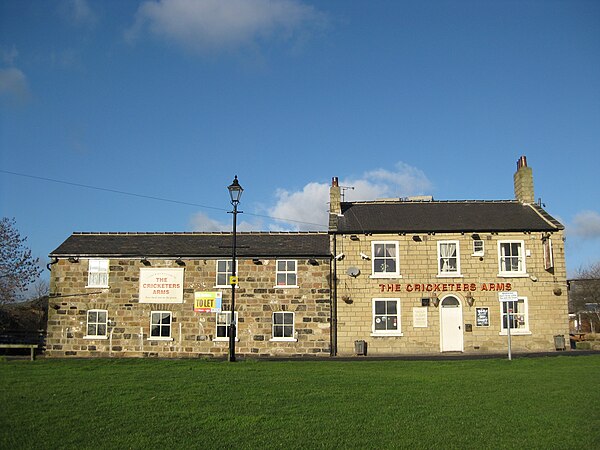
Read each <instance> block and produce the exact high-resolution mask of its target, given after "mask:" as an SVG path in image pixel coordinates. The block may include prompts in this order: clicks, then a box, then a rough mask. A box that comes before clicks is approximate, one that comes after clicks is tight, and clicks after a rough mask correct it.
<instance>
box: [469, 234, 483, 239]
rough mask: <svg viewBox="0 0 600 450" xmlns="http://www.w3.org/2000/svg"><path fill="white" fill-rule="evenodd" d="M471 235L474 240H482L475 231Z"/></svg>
mask: <svg viewBox="0 0 600 450" xmlns="http://www.w3.org/2000/svg"><path fill="white" fill-rule="evenodd" d="M471 237H472V238H473V240H474V241H480V240H481V237H480V236H479V234H477V233H473V234H472V235H471Z"/></svg>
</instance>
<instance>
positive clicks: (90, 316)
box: [85, 309, 108, 338]
mask: <svg viewBox="0 0 600 450" xmlns="http://www.w3.org/2000/svg"><path fill="white" fill-rule="evenodd" d="M107 328H108V311H106V310H104V309H91V310H89V311H88V312H87V334H86V336H85V337H86V338H106V336H107V334H106V333H107Z"/></svg>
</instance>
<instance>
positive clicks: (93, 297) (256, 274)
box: [46, 258, 330, 357]
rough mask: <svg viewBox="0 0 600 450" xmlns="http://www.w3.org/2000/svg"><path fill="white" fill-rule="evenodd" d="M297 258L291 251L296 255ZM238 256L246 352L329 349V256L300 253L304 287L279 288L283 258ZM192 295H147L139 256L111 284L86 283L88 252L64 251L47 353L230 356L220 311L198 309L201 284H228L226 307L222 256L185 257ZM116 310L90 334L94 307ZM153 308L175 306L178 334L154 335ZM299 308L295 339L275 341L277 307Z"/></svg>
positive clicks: (114, 266)
mask: <svg viewBox="0 0 600 450" xmlns="http://www.w3.org/2000/svg"><path fill="white" fill-rule="evenodd" d="M290 259H291V258H290ZM150 261H151V264H152V267H154V268H157V267H174V268H176V267H179V266H177V265H176V264H175V262H174V261H173V260H153V259H151V260H150ZM261 261H262V264H260V265H257V264H254V263H253V262H252V260H238V273H237V275H238V277H239V287H238V288H237V289H236V298H235V300H236V302H235V303H236V311H238V330H237V336H238V341H237V342H236V354H237V355H245V356H257V357H262V356H286V357H289V356H302V355H313V356H315V355H316V356H329V352H330V345H329V343H330V294H329V293H330V290H329V260H326V259H318V260H317V261H318V264H317V265H311V264H309V263H308V261H307V260H306V259H304V260H303V259H299V260H297V261H298V263H297V267H298V285H299V288H275V287H274V286H275V259H271V260H266V259H262V260H261ZM184 262H185V272H184V302H183V303H179V304H151V303H139V301H138V298H139V276H140V268H142V267H144V266H143V264H142V263H141V262H140V260H139V259H136V260H132V259H111V260H110V271H109V285H110V288H108V289H98V288H86V284H87V277H88V275H87V274H88V260H86V259H81V260H80V261H79V262H76V263H71V262H69V261H68V260H66V259H60V260H59V261H58V263H56V264H54V265H53V266H52V276H51V286H50V290H51V298H50V308H49V317H48V337H47V349H46V354H47V355H48V356H50V357H65V356H75V357H92V356H101V357H107V356H113V357H145V356H157V357H198V356H225V355H227V352H228V342H227V341H226V340H225V341H215V340H213V339H214V338H215V333H216V323H215V322H216V314H215V313H201V312H194V308H193V306H194V291H218V290H221V291H222V292H223V311H228V310H229V308H230V302H231V289H230V288H223V289H221V288H215V287H214V286H215V284H216V282H215V277H216V262H215V260H214V259H193V260H184ZM90 309H105V310H108V317H109V320H110V321H111V323H112V324H113V325H112V326H109V333H108V336H107V338H106V339H88V338H84V336H85V335H86V324H87V311H88V310H90ZM151 311H170V312H172V329H171V337H172V340H170V341H156V340H149V339H148V337H149V333H150V313H151ZM274 311H290V312H294V313H295V324H294V325H295V337H296V339H297V340H296V341H292V342H273V341H270V339H271V338H272V313H273V312H274Z"/></svg>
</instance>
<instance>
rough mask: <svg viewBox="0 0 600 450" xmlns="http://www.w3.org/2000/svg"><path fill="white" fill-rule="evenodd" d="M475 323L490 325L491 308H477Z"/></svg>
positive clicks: (484, 325)
mask: <svg viewBox="0 0 600 450" xmlns="http://www.w3.org/2000/svg"><path fill="white" fill-rule="evenodd" d="M475 325H476V326H478V327H489V326H490V310H489V308H475Z"/></svg>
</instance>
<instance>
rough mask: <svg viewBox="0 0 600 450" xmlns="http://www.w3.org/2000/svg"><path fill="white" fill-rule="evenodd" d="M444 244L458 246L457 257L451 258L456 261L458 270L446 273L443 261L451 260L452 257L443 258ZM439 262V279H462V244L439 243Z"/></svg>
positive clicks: (454, 242) (455, 242)
mask: <svg viewBox="0 0 600 450" xmlns="http://www.w3.org/2000/svg"><path fill="white" fill-rule="evenodd" d="M444 244H454V245H455V246H456V256H454V257H451V258H455V259H456V270H454V271H451V272H450V271H444V270H442V269H443V263H442V260H443V259H451V258H450V257H442V252H441V247H442V245H444ZM437 261H438V277H462V274H461V272H460V243H459V241H438V242H437Z"/></svg>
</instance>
